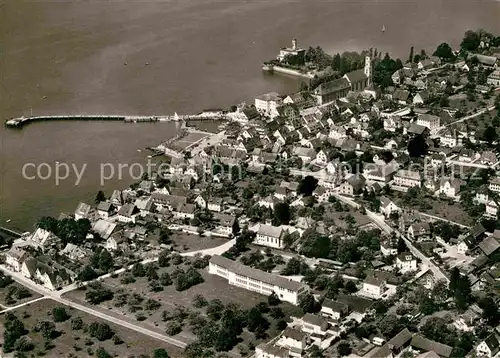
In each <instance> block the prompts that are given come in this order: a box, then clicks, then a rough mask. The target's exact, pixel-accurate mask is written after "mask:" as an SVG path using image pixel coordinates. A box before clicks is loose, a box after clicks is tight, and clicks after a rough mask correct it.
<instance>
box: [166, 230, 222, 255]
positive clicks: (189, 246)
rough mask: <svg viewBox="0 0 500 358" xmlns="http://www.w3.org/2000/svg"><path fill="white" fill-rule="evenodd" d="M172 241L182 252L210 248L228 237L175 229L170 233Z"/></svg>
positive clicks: (218, 244) (220, 243)
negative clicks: (200, 234)
mask: <svg viewBox="0 0 500 358" xmlns="http://www.w3.org/2000/svg"><path fill="white" fill-rule="evenodd" d="M172 242H173V243H174V244H175V245H176V246H177V250H178V251H179V252H183V251H198V250H205V249H211V248H213V247H217V246H220V245H223V244H225V243H226V242H228V239H225V238H222V237H206V236H199V235H193V234H187V233H184V232H180V231H175V232H174V233H173V234H172Z"/></svg>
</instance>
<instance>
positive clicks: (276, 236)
mask: <svg viewBox="0 0 500 358" xmlns="http://www.w3.org/2000/svg"><path fill="white" fill-rule="evenodd" d="M284 236H285V232H284V230H283V228H281V227H279V226H271V225H265V224H261V225H259V228H258V230H257V235H256V237H255V239H254V244H256V245H262V246H268V247H274V248H277V249H282V248H283V247H284V246H285V244H284V242H283V237H284Z"/></svg>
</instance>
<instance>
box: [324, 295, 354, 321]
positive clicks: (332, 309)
mask: <svg viewBox="0 0 500 358" xmlns="http://www.w3.org/2000/svg"><path fill="white" fill-rule="evenodd" d="M348 313H349V307H348V306H347V305H346V304H344V303H341V302H338V301H334V300H331V299H329V298H325V300H324V301H323V303H322V305H321V314H322V315H323V316H325V317H327V318H328V319H329V320H332V321H333V322H335V323H338V322H339V321H340V320H341V319H342V318H344V317H346V316H347V314H348Z"/></svg>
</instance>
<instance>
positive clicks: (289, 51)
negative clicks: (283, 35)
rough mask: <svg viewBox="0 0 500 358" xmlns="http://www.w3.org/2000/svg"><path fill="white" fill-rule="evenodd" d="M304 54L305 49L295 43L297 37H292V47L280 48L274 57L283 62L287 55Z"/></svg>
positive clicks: (298, 55) (296, 55)
mask: <svg viewBox="0 0 500 358" xmlns="http://www.w3.org/2000/svg"><path fill="white" fill-rule="evenodd" d="M305 54H306V50H305V49H302V48H300V47H299V46H298V44H297V39H296V38H294V39H293V40H292V47H283V48H281V49H280V53H279V54H278V56H277V57H276V59H277V60H278V61H280V62H283V61H284V60H285V59H286V57H287V56H293V57H302V58H303V57H304V56H305Z"/></svg>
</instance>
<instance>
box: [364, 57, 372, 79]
mask: <svg viewBox="0 0 500 358" xmlns="http://www.w3.org/2000/svg"><path fill="white" fill-rule="evenodd" d="M364 73H365V75H366V77H368V86H370V85H371V84H372V59H371V57H370V56H366V57H365V69H364Z"/></svg>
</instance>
